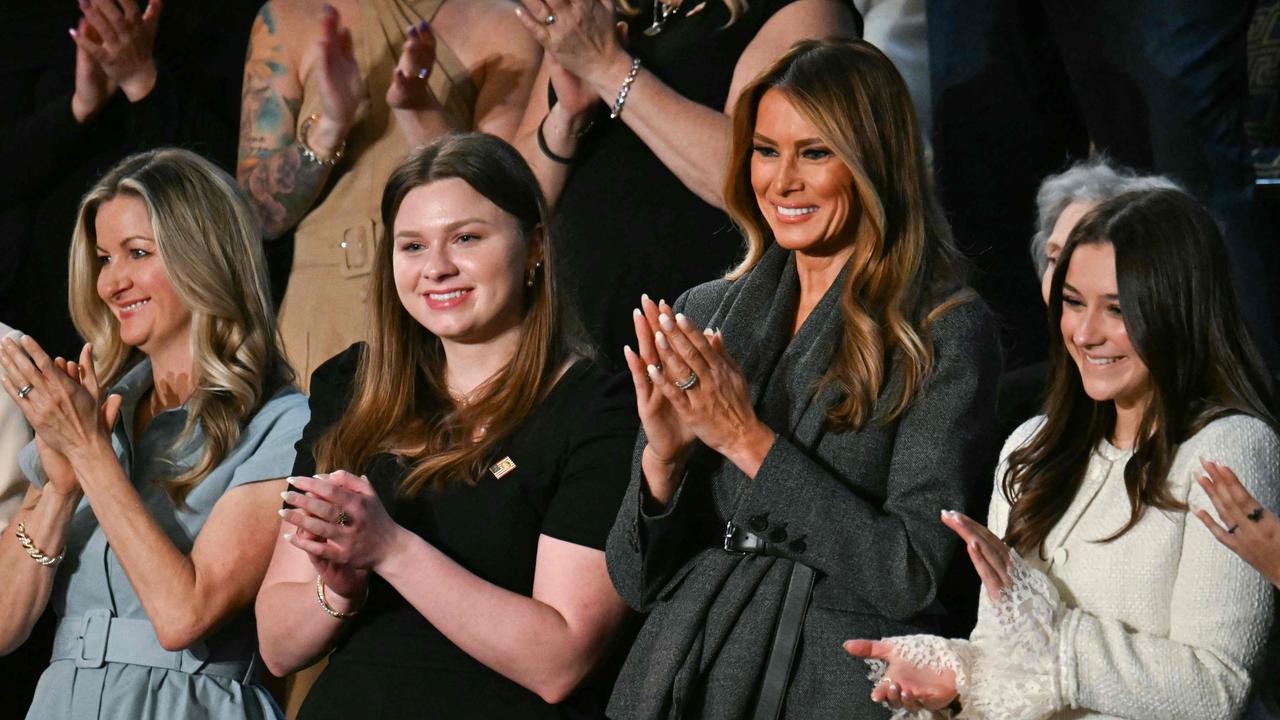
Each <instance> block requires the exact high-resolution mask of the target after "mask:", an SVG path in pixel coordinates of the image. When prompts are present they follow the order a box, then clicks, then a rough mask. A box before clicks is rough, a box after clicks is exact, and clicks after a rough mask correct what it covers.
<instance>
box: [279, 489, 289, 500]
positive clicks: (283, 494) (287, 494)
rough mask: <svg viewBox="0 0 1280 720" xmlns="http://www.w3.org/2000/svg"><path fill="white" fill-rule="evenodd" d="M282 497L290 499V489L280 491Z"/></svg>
mask: <svg viewBox="0 0 1280 720" xmlns="http://www.w3.org/2000/svg"><path fill="white" fill-rule="evenodd" d="M280 497H282V498H284V499H285V500H288V499H289V491H288V490H285V491H284V492H282V493H280Z"/></svg>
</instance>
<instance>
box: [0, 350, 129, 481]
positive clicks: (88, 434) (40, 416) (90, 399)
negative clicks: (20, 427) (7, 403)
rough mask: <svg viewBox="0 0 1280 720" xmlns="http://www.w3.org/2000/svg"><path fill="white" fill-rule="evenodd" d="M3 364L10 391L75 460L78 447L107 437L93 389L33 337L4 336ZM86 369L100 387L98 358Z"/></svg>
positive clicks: (35, 424)
mask: <svg viewBox="0 0 1280 720" xmlns="http://www.w3.org/2000/svg"><path fill="white" fill-rule="evenodd" d="M0 369H2V370H3V371H4V377H3V378H2V379H0V380H2V382H3V384H4V389H5V392H7V393H8V394H9V397H10V398H12V399H13V401H14V403H15V404H16V405H17V406H18V407H19V408H21V409H22V414H23V415H24V416H25V417H26V419H27V422H28V423H29V424H30V425H31V427H32V429H33V430H35V431H36V435H38V436H40V437H41V438H42V439H43V440H44V442H45V444H46V445H47V446H48V447H49V449H51V450H53V451H54V452H57V453H61V454H62V455H65V456H67V457H68V459H73V454H74V453H75V451H77V450H81V449H86V448H88V447H90V445H91V444H92V443H93V442H94V441H95V440H100V439H104V438H105V437H106V431H104V430H103V428H102V421H101V416H100V414H99V411H98V402H97V400H96V399H95V398H94V396H93V394H92V393H91V392H90V391H89V390H88V389H86V387H85V385H83V384H81V383H80V382H77V381H75V380H73V379H71V377H69V376H68V373H67V371H66V370H65V369H62V368H59V367H58V366H57V365H56V364H55V363H54V361H53V360H52V359H51V358H50V357H49V355H48V354H47V353H45V351H44V350H43V349H41V347H40V344H39V343H37V342H36V341H35V340H34V339H33V338H32V337H31V336H29V335H23V336H22V338H21V340H20V341H18V342H15V341H14V339H13V338H12V337H6V338H4V340H3V341H0ZM84 371H85V374H86V383H91V384H92V386H93V387H96V386H97V377H96V375H94V368H93V363H92V361H90V362H89V364H88V365H87V366H84ZM23 391H25V392H23ZM117 402H118V401H117ZM116 407H117V408H118V404H117V405H116Z"/></svg>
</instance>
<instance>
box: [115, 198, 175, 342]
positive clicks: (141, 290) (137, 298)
mask: <svg viewBox="0 0 1280 720" xmlns="http://www.w3.org/2000/svg"><path fill="white" fill-rule="evenodd" d="M93 227H94V236H95V239H96V242H97V253H98V263H99V266H100V269H99V272H98V282H97V288H98V297H99V298H101V299H102V302H104V303H106V305H107V307H108V308H109V309H110V310H111V312H112V313H113V314H114V315H115V316H116V319H117V320H118V321H119V323H120V339H121V341H123V342H124V343H125V344H126V345H131V346H133V347H136V348H138V349H139V350H142V351H143V352H145V353H146V354H148V355H152V356H154V355H156V354H158V353H164V352H166V351H168V350H170V349H172V348H178V347H185V346H186V345H188V344H189V343H190V342H191V310H190V309H189V308H188V307H187V305H186V303H184V302H183V301H182V298H181V297H179V296H178V293H177V291H175V290H174V288H173V285H172V283H170V282H169V274H168V272H167V271H166V269H165V265H164V260H163V259H162V258H161V257H160V254H159V252H158V251H157V248H156V241H155V232H154V230H153V229H152V227H151V218H150V216H149V215H148V213H147V206H146V203H144V202H143V201H142V200H141V199H140V198H138V197H136V196H134V195H117V196H116V197H114V198H112V199H110V200H107V201H106V202H104V203H102V204H101V205H100V206H99V207H98V211H97V214H96V215H95V217H94V225H93Z"/></svg>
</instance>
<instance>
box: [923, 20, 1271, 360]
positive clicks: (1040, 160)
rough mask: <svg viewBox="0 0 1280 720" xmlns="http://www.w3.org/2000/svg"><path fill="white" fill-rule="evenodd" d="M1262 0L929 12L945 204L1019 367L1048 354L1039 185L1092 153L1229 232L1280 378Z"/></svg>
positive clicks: (1242, 282)
mask: <svg viewBox="0 0 1280 720" xmlns="http://www.w3.org/2000/svg"><path fill="white" fill-rule="evenodd" d="M1253 7H1254V2H1252V0H1223V1H1222V2H1201V1H1200V0H1176V1H1173V2H1169V1H1167V0H1087V1H1085V2H1070V3H1062V2H1045V1H1043V0H1033V1H1031V2H1023V1H1022V0H939V1H938V2H933V3H930V5H929V17H928V33H929V64H930V67H931V85H932V87H931V92H932V94H933V99H934V108H933V113H934V115H933V116H934V120H935V122H934V132H933V149H934V159H935V165H936V168H937V171H938V174H939V190H940V193H941V196H942V201H943V205H944V206H945V208H946V210H947V212H948V214H949V215H950V217H951V219H952V222H953V224H954V227H955V231H956V238H957V241H958V242H959V243H960V246H961V248H962V249H963V250H964V251H965V253H966V254H967V255H969V257H971V258H973V259H974V261H975V262H976V264H977V266H978V269H979V271H980V272H979V274H978V276H977V277H976V278H975V286H976V287H977V289H978V291H979V292H980V293H982V294H983V296H984V297H986V298H987V299H988V301H989V302H991V304H992V306H993V308H994V309H995V310H996V312H997V314H998V315H1000V317H1001V319H1002V320H1003V322H1004V339H1005V347H1006V367H1008V368H1010V369H1012V368H1016V367H1020V366H1022V365H1025V364H1028V363H1030V362H1034V361H1036V360H1039V359H1042V358H1043V357H1044V356H1045V352H1046V350H1045V345H1044V323H1043V315H1042V314H1041V310H1040V307H1039V304H1038V303H1036V302H1035V296H1036V289H1037V283H1036V282H1035V280H1036V276H1034V275H1032V274H1031V273H1030V272H1028V270H1029V267H1028V264H1027V258H1026V256H1025V255H1024V254H1023V252H1022V248H1023V247H1024V245H1023V242H1024V238H1025V237H1026V233H1027V231H1028V229H1029V228H1031V227H1032V226H1033V218H1032V213H1033V209H1034V205H1033V202H1032V200H1033V198H1034V196H1035V188H1036V187H1037V185H1038V183H1039V182H1040V181H1041V179H1043V178H1044V177H1045V176H1046V175H1049V174H1050V173H1053V172H1055V171H1058V170H1060V169H1061V168H1062V167H1063V166H1064V165H1066V164H1067V163H1069V162H1071V161H1072V160H1073V159H1075V158H1083V157H1086V156H1087V155H1088V154H1089V152H1090V149H1091V148H1093V149H1094V150H1097V151H1102V152H1105V153H1107V155H1109V156H1110V157H1112V158H1113V159H1114V160H1115V161H1116V162H1118V163H1120V164H1123V165H1125V166H1127V167H1131V168H1134V169H1136V170H1137V171H1139V172H1154V173H1158V174H1160V175H1164V176H1167V177H1169V178H1171V179H1173V180H1175V181H1176V182H1178V183H1179V184H1180V185H1181V186H1182V187H1185V188H1186V189H1187V190H1188V191H1190V192H1191V193H1192V194H1194V195H1195V196H1196V197H1198V198H1200V199H1201V200H1202V201H1204V202H1205V203H1206V204H1208V206H1209V207H1210V209H1211V210H1212V211H1213V213H1214V215H1215V216H1216V217H1217V218H1218V220H1219V221H1221V222H1222V223H1224V224H1225V227H1226V242H1227V250H1228V254H1229V256H1230V259H1231V268H1232V275H1231V277H1232V283H1233V286H1234V287H1235V289H1236V292H1237V294H1238V295H1239V297H1240V301H1241V307H1242V310H1243V312H1244V315H1245V320H1246V322H1247V324H1248V327H1249V329H1250V331H1251V332H1252V334H1253V336H1254V338H1255V341H1256V342H1257V343H1258V346H1259V349H1260V350H1261V351H1262V353H1263V356H1264V358H1265V359H1266V360H1267V361H1268V364H1269V365H1270V367H1271V370H1272V372H1273V373H1275V372H1277V371H1280V345H1278V344H1277V342H1278V339H1280V336H1278V335H1277V330H1278V329H1280V325H1278V324H1277V323H1278V322H1280V317H1278V316H1277V310H1278V309H1280V303H1278V302H1277V300H1278V298H1280V283H1276V282H1275V278H1276V277H1280V246H1278V242H1277V236H1276V234H1275V233H1274V231H1272V230H1271V229H1270V224H1269V223H1267V222H1266V219H1265V217H1264V216H1263V214H1262V213H1261V212H1260V208H1259V207H1258V206H1257V205H1256V204H1255V202H1254V194H1255V193H1254V170H1253V164H1252V159H1251V155H1250V148H1249V145H1248V143H1247V141H1246V135H1245V128H1244V120H1245V113H1246V109H1247V106H1248V102H1249V96H1248V83H1247V77H1246V62H1247V60H1246V30H1247V27H1248V25H1249V22H1250V19H1251V17H1252V11H1253Z"/></svg>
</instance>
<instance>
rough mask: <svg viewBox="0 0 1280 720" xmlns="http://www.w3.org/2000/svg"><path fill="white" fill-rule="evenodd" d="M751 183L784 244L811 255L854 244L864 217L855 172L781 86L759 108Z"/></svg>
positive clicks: (766, 96) (841, 248)
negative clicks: (857, 193) (854, 183)
mask: <svg viewBox="0 0 1280 720" xmlns="http://www.w3.org/2000/svg"><path fill="white" fill-rule="evenodd" d="M751 187H752V190H753V191H754V192H755V196H756V202H757V204H758V205H759V207H760V212H761V214H762V215H764V218H765V221H766V222H768V223H769V229H770V230H772V231H773V236H774V239H775V240H777V242H778V244H779V245H781V246H782V247H784V248H786V249H788V250H795V251H798V252H801V253H805V254H808V255H832V254H837V253H839V252H841V251H847V250H850V249H851V248H852V245H853V238H854V235H855V231H856V230H857V227H858V221H859V219H860V217H861V206H860V205H859V203H858V201H857V199H856V198H855V196H854V187H853V172H852V171H850V170H849V168H848V167H847V166H846V165H845V164H844V162H842V161H841V160H840V158H838V157H836V155H835V153H834V152H833V151H832V150H831V148H830V147H829V146H828V145H827V144H826V143H825V142H824V141H823V140H822V138H821V137H819V134H818V130H817V128H815V127H814V126H813V124H812V123H811V122H809V121H808V120H807V119H806V118H805V117H804V116H803V115H801V114H800V112H799V111H798V110H796V108H795V106H793V105H792V104H791V101H790V100H788V99H787V96H786V95H784V94H783V93H782V92H781V91H779V90H776V89H771V90H768V91H766V92H765V93H764V95H763V96H761V98H760V106H759V108H758V109H757V112H756V126H755V136H754V140H753V148H752V153H751Z"/></svg>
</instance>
